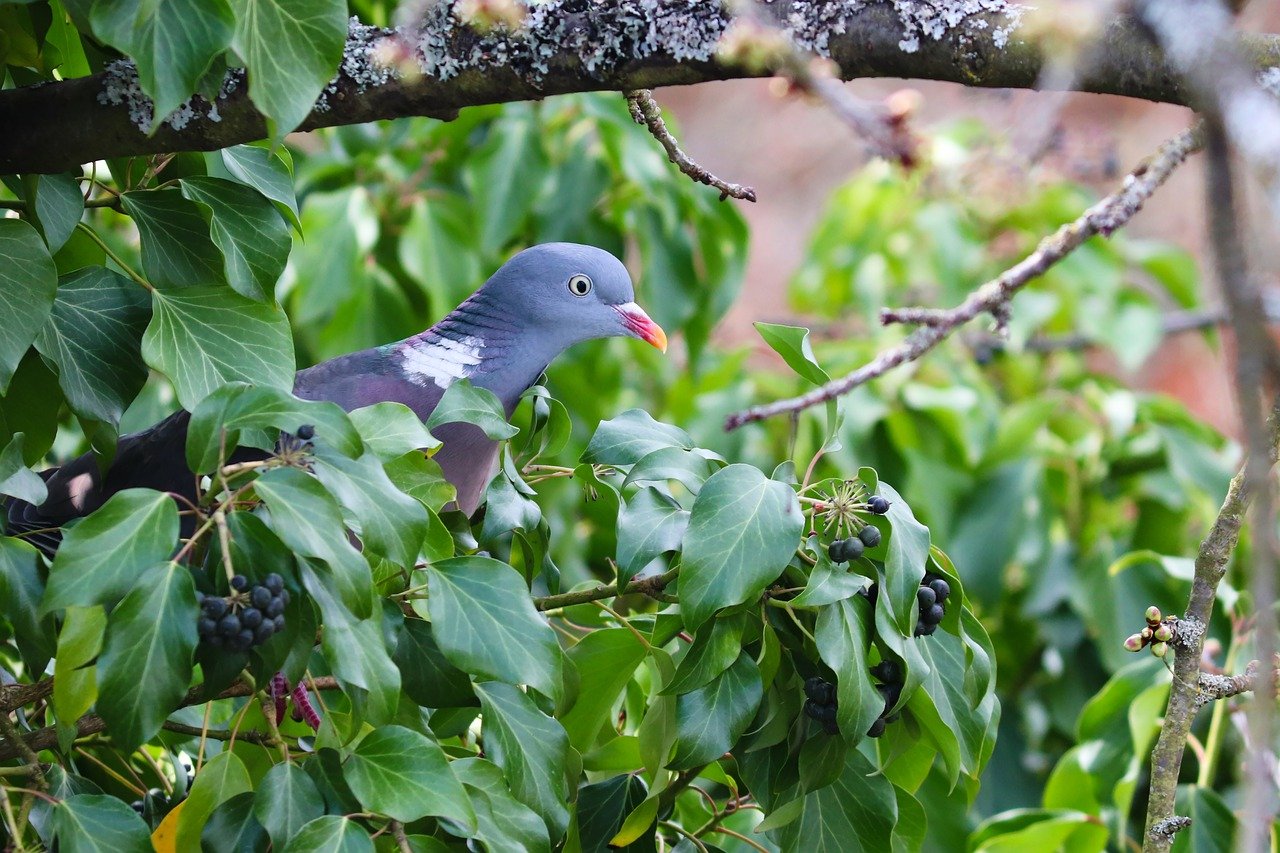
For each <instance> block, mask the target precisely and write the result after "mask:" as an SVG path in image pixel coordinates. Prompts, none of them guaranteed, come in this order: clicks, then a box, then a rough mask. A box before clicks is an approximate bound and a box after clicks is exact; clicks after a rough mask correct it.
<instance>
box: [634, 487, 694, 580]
mask: <svg viewBox="0 0 1280 853" xmlns="http://www.w3.org/2000/svg"><path fill="white" fill-rule="evenodd" d="M688 526H689V512H688V511H687V510H685V509H684V508H682V507H681V506H680V504H679V503H677V502H676V501H675V500H674V499H673V498H671V497H668V496H667V495H665V494H663V493H662V491H660V490H659V489H655V488H653V487H652V486H644V487H642V488H641V489H640V490H639V491H637V492H636V493H635V496H634V497H632V498H631V500H629V501H627V502H626V503H625V504H624V505H623V507H622V511H621V512H619V513H618V583H619V584H620V585H625V584H626V583H628V582H629V581H630V580H631V578H633V577H635V575H636V573H637V572H639V571H640V570H641V569H643V568H644V567H645V566H647V565H649V563H650V562H652V561H653V559H654V558H656V557H660V556H662V555H663V554H665V553H667V552H669V551H678V550H680V542H681V540H682V539H683V538H684V534H685V530H686V529H687V528H688Z"/></svg>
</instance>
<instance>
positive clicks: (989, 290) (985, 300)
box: [725, 128, 1203, 430]
mask: <svg viewBox="0 0 1280 853" xmlns="http://www.w3.org/2000/svg"><path fill="white" fill-rule="evenodd" d="M1202 144H1203V141H1202V137H1201V134H1200V133H1199V131H1198V129H1195V128H1192V129H1189V130H1184V131H1183V132H1182V133H1180V134H1178V135H1177V136H1175V137H1173V138H1172V139H1170V140H1169V141H1168V142H1166V143H1164V144H1163V145H1161V146H1160V148H1159V149H1158V150H1157V151H1156V152H1155V154H1153V155H1152V156H1151V157H1150V158H1148V159H1147V160H1146V161H1144V162H1143V163H1141V164H1140V165H1139V166H1138V167H1137V168H1136V169H1134V170H1133V171H1132V172H1130V173H1129V174H1128V175H1127V176H1126V177H1125V179H1124V184H1123V185H1122V186H1121V188H1120V189H1119V190H1117V191H1116V192H1114V193H1112V194H1111V195H1109V196H1107V197H1106V198H1104V199H1102V200H1101V201H1099V202H1098V203H1097V204H1095V205H1093V206H1092V207H1090V208H1089V209H1088V210H1086V211H1085V212H1084V213H1083V214H1081V215H1080V217H1079V218H1077V219H1075V220H1074V221H1072V222H1069V223H1067V224H1066V225H1063V226H1062V227H1061V228H1059V229H1058V230H1057V231H1055V232H1054V233H1053V234H1051V235H1050V236H1048V237H1046V238H1044V239H1043V240H1041V241H1040V245H1039V246H1037V247H1036V250H1035V251H1034V252H1032V253H1031V254H1030V255H1028V256H1027V257H1026V258H1024V259H1023V260H1022V261H1020V262H1019V263H1017V264H1016V265H1014V266H1012V267H1010V268H1009V269H1007V270H1005V271H1004V272H1003V273H1001V274H1000V275H999V276H997V277H996V278H994V279H992V280H991V281H989V282H987V283H986V284H984V285H982V286H981V287H979V288H978V289H977V290H975V291H973V292H972V293H971V294H969V297H968V298H967V299H965V301H964V302H962V303H960V304H959V305H957V306H956V307H955V308H952V309H950V310H948V311H946V312H945V313H946V315H947V318H946V320H945V322H944V321H941V320H937V321H935V322H934V323H933V324H932V325H928V326H921V327H920V328H918V329H916V330H915V331H914V332H912V333H911V334H910V335H909V336H908V337H907V339H906V340H904V341H903V342H902V343H900V344H898V345H897V346H894V347H891V348H889V349H887V350H884V351H883V352H881V353H880V354H879V355H877V356H876V357H875V358H874V359H872V360H871V361H870V362H868V363H867V364H865V365H863V366H862V367H859V368H858V369H857V370H854V371H853V372H851V373H848V374H845V375H844V376H841V377H840V378H838V379H834V380H832V381H831V382H828V383H827V384H825V385H823V386H821V387H819V388H817V389H815V390H813V391H810V392H809V393H808V394H804V395H801V396H799V397H793V398H791V399H786V400H778V401H776V402H773V403H766V404H764V405H760V406H754V407H752V408H750V409H746V410H744V411H741V412H734V413H733V414H731V415H729V417H728V418H727V419H726V420H725V429H726V430H733V429H737V428H738V427H740V426H742V425H744V424H748V423H752V422H753V421H761V420H764V419H765V418H771V417H774V416H776V415H783V414H788V413H791V412H798V411H801V410H803V409H807V408H810V407H811V406H817V405H819V404H822V403H825V402H826V401H828V400H832V399H835V398H836V397H839V396H840V395H841V394H846V393H848V392H849V391H852V390H853V389H854V388H857V387H858V386H859V385H862V384H865V383H867V382H869V381H871V380H872V379H875V378H876V377H878V376H882V375H883V374H885V373H888V372H889V371H890V370H892V369H893V368H895V367H898V366H899V365H902V364H906V363H907V362H910V361H915V360H916V359H918V358H920V357H921V356H923V355H924V354H925V353H927V352H929V351H930V350H932V349H933V348H934V347H936V346H937V345H938V344H939V343H941V342H942V341H944V340H946V339H947V338H948V337H949V336H950V335H951V333H952V332H953V331H955V330H956V329H957V328H958V327H960V326H962V325H964V324H965V323H967V322H969V321H970V320H972V319H974V318H975V317H977V316H978V315H980V314H989V313H994V312H999V311H1000V310H1002V309H1003V307H1004V306H1005V304H1006V303H1007V302H1008V301H1009V299H1010V298H1011V297H1012V296H1013V295H1014V294H1015V293H1017V292H1018V291H1019V290H1021V289H1022V288H1023V287H1024V286H1026V285H1027V284H1028V283H1029V282H1031V281H1033V280H1034V279H1036V278H1037V277H1039V276H1040V275H1043V274H1044V272H1045V270H1047V269H1049V267H1051V266H1053V265H1054V264H1055V263H1057V262H1058V261H1060V260H1062V259H1063V258H1065V257H1066V256H1067V255H1068V254H1070V253H1071V252H1072V251H1073V250H1075V249H1076V248H1078V247H1079V246H1080V245H1081V244H1083V243H1084V242H1085V241H1086V240H1088V239H1089V238H1090V237H1093V236H1094V235H1097V234H1102V235H1104V236H1106V235H1110V234H1111V233H1112V232H1114V231H1115V230H1116V229H1117V228H1120V227H1121V226H1123V225H1124V224H1125V223H1126V222H1128V221H1129V220H1130V219H1131V218H1133V216H1134V214H1136V213H1137V212H1138V211H1139V210H1141V209H1142V205H1143V204H1144V203H1145V202H1146V201H1147V199H1149V198H1150V197H1151V194H1152V193H1154V192H1155V191H1156V190H1157V189H1159V187H1160V186H1161V185H1162V184H1164V182H1165V181H1166V180H1168V178H1169V176H1170V175H1171V174H1173V171H1174V170H1175V169H1176V168H1177V167H1178V166H1179V165H1181V164H1182V163H1183V161H1185V160H1186V159H1187V157H1189V156H1190V155H1191V154H1193V153H1195V152H1196V151H1198V150H1200V147H1201V145H1202Z"/></svg>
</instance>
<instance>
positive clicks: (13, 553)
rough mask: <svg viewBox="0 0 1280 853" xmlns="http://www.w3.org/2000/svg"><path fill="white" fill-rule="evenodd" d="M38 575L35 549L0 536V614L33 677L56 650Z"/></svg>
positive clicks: (42, 585) (19, 541)
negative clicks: (43, 611)
mask: <svg viewBox="0 0 1280 853" xmlns="http://www.w3.org/2000/svg"><path fill="white" fill-rule="evenodd" d="M23 470H26V469H25V468H24V469H23ZM32 476H35V475H34V474H33V475H32ZM41 574H42V573H41V571H40V557H39V552H38V551H36V549H35V548H34V547H32V546H31V545H29V544H28V543H26V542H24V541H22V540H21V539H14V538H12V537H9V536H3V537H0V615H2V616H4V618H5V619H6V620H8V622H9V624H10V625H12V626H13V639H14V640H15V641H16V642H17V644H18V650H19V651H20V652H21V653H22V660H23V663H25V664H26V667H27V671H28V672H31V673H36V674H39V673H42V672H44V668H45V666H46V665H47V664H48V663H49V659H50V658H51V657H53V653H54V650H55V648H56V642H55V640H54V624H53V619H52V618H51V617H48V616H46V617H44V618H43V619H42V618H40V615H39V614H40V598H41V596H42V595H44V578H43V577H41ZM54 683H55V685H56V684H57V682H54ZM72 719H75V718H74V717H73V718H72Z"/></svg>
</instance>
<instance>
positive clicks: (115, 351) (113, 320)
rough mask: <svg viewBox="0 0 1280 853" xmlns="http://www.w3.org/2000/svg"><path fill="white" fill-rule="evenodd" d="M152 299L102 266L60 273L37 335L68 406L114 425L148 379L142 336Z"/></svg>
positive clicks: (132, 283) (37, 339)
mask: <svg viewBox="0 0 1280 853" xmlns="http://www.w3.org/2000/svg"><path fill="white" fill-rule="evenodd" d="M150 319H151V304H150V302H149V300H148V299H147V294H146V292H145V291H144V290H143V289H142V288H141V287H139V286H138V285H137V283H135V282H133V281H131V280H129V279H127V278H125V277H124V276H122V275H119V274H118V273H114V272H112V271H111V270H109V269H107V268H106V267H86V268H85V269H82V270H79V271H78V272H74V273H72V274H71V275H69V276H65V277H63V278H62V279H61V280H60V281H59V283H58V297H57V299H56V300H55V301H54V303H53V315H52V316H51V317H50V318H49V321H48V322H47V323H46V324H45V326H44V328H43V329H42V330H41V332H40V335H39V336H38V337H37V338H36V341H35V344H36V349H38V350H39V351H40V353H41V355H43V356H44V357H45V358H47V359H49V361H51V362H53V364H54V365H56V366H57V368H58V385H59V386H61V388H62V393H63V394H65V395H66V398H67V403H68V404H69V405H70V406H71V410H72V411H73V412H75V413H76V414H77V415H79V416H80V417H82V418H88V419H91V420H96V421H102V422H103V423H106V424H109V425H110V426H111V427H112V428H115V427H116V426H117V425H118V424H119V423H120V416H121V415H123V414H124V410H125V409H126V408H127V407H128V406H129V403H130V402H132V400H133V398H134V397H136V396H137V395H138V392H139V391H140V390H142V385H143V383H145V382H146V381H147V365H146V364H145V363H144V362H143V361H142V350H141V343H140V342H141V339H142V333H143V331H144V330H145V329H146V328H147V322H148V321H149V320H150Z"/></svg>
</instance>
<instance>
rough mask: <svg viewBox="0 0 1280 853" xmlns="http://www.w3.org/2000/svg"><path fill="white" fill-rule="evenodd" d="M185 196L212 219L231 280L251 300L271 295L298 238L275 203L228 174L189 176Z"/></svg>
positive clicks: (212, 230) (213, 233)
mask: <svg viewBox="0 0 1280 853" xmlns="http://www.w3.org/2000/svg"><path fill="white" fill-rule="evenodd" d="M181 184H182V195H183V196H184V197H186V198H188V199H190V200H191V201H194V202H196V203H197V204H198V205H200V207H201V209H202V210H203V211H204V213H205V214H206V215H207V216H208V218H209V234H210V236H211V237H212V238H213V243H214V245H216V246H217V247H218V248H219V249H221V250H222V255H223V259H224V263H225V271H226V277H227V282H228V283H229V284H230V285H231V287H232V288H234V289H235V290H236V292H238V293H240V294H243V295H244V296H247V297H249V298H250V299H257V300H264V299H271V298H272V295H273V294H274V292H275V287H276V281H277V280H278V279H279V278H280V274H281V273H282V272H284V265H285V263H286V262H287V261H288V260H289V250H290V249H291V248H293V240H292V238H290V236H289V226H288V225H287V224H286V223H285V221H284V220H283V219H282V218H281V217H280V214H279V213H278V212H277V211H276V208H275V206H274V205H273V204H272V203H271V201H270V200H269V199H268V198H267V197H266V196H264V195H263V194H262V193H260V192H258V191H257V190H255V189H252V188H250V187H247V186H245V185H244V184H238V183H235V182H234V181H227V180H223V179H222V178H206V177H193V178H183V179H182V181H181Z"/></svg>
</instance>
